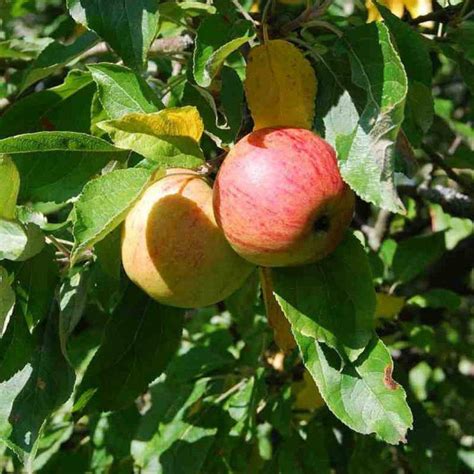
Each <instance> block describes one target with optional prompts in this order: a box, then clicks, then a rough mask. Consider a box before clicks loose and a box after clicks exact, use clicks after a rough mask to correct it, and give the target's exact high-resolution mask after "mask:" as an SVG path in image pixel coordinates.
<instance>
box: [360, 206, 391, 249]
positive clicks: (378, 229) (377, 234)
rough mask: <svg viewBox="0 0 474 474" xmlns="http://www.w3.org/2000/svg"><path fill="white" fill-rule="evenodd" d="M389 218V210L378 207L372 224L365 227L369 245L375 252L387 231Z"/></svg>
mask: <svg viewBox="0 0 474 474" xmlns="http://www.w3.org/2000/svg"><path fill="white" fill-rule="evenodd" d="M389 219H390V211H387V210H386V209H380V211H379V213H378V215H377V219H376V220H375V224H374V226H373V227H368V228H366V229H365V231H366V234H367V237H368V244H369V247H370V248H371V249H372V250H373V251H375V252H376V251H377V250H378V249H379V248H380V244H381V243H382V240H383V237H384V235H385V232H386V231H387V226H388V221H389Z"/></svg>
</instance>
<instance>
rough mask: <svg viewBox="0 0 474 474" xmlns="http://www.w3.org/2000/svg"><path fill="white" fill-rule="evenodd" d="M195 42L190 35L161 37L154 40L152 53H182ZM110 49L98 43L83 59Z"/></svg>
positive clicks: (106, 45) (102, 43)
mask: <svg viewBox="0 0 474 474" xmlns="http://www.w3.org/2000/svg"><path fill="white" fill-rule="evenodd" d="M192 44H193V39H192V38H191V36H189V35H183V36H171V37H169V38H159V39H157V40H155V41H153V43H152V45H151V47H150V51H149V53H150V55H160V54H163V55H171V54H176V53H182V52H183V51H185V50H186V49H188V47H189V46H191V45H192ZM109 52H110V49H109V46H108V44H107V43H105V42H101V43H97V44H96V45H95V46H93V47H92V48H91V49H89V50H87V51H86V52H85V53H84V54H83V55H82V56H81V58H80V59H81V60H84V59H87V58H90V57H92V56H99V55H101V54H106V53H109Z"/></svg>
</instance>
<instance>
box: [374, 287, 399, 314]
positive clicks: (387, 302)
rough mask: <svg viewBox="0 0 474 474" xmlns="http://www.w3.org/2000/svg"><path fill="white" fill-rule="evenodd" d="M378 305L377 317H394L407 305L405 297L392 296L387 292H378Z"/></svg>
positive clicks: (376, 309)
mask: <svg viewBox="0 0 474 474" xmlns="http://www.w3.org/2000/svg"><path fill="white" fill-rule="evenodd" d="M376 296H377V306H376V308H375V317H377V318H386V319H392V318H394V317H395V316H396V315H397V314H398V313H400V311H401V310H402V309H403V306H405V298H401V297H400V296H392V295H388V294H387V293H377V295H376Z"/></svg>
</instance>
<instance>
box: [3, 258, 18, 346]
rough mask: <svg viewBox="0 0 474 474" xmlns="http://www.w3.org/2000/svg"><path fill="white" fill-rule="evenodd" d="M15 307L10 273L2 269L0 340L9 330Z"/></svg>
mask: <svg viewBox="0 0 474 474" xmlns="http://www.w3.org/2000/svg"><path fill="white" fill-rule="evenodd" d="M14 306H15V292H14V291H13V289H12V287H11V282H10V278H9V277H8V273H7V272H6V270H5V269H4V268H2V267H0V339H1V338H2V337H3V335H4V334H5V331H6V330H7V327H8V323H9V322H10V317H11V315H12V312H13V308H14Z"/></svg>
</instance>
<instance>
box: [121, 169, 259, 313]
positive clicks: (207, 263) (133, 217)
mask: <svg viewBox="0 0 474 474" xmlns="http://www.w3.org/2000/svg"><path fill="white" fill-rule="evenodd" d="M122 262H123V266H124V268H125V272H126V273H127V275H128V276H129V278H130V279H131V280H132V281H133V282H134V283H135V284H137V285H138V286H139V287H141V288H142V289H143V290H144V291H145V292H146V293H148V294H149V295H150V296H151V297H152V298H154V299H155V300H157V301H159V302H161V303H164V304H167V305H170V306H178V307H182V308H196V307H201V306H208V305H211V304H214V303H216V302H218V301H221V300H223V299H224V298H226V297H227V296H229V295H230V294H231V293H233V292H234V291H235V290H237V289H238V288H239V287H240V286H241V285H242V283H243V282H244V280H245V279H246V278H247V277H248V276H249V275H250V273H251V272H252V270H253V268H254V267H253V265H251V264H250V263H248V262H246V261H245V260H243V259H242V258H241V257H239V256H238V255H237V254H236V253H235V252H234V250H232V248H231V247H230V245H229V244H228V242H227V240H226V239H225V237H224V235H223V233H222V231H221V230H220V229H219V227H218V226H217V224H216V220H215V218H214V212H213V208H212V188H211V187H210V186H209V184H208V183H207V182H206V181H205V179H203V178H202V177H201V176H199V175H198V174H197V173H195V172H193V171H189V170H185V169H173V170H168V172H167V174H166V176H164V177H163V178H161V179H159V180H158V181H156V182H155V183H153V184H152V185H151V186H150V187H149V188H148V189H147V190H146V191H145V192H144V194H143V196H142V197H141V198H140V199H139V200H138V201H137V202H136V203H135V205H134V206H133V208H132V209H131V211H130V212H129V214H128V215H127V217H126V219H125V223H124V226H123V231H122Z"/></svg>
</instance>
